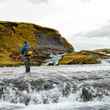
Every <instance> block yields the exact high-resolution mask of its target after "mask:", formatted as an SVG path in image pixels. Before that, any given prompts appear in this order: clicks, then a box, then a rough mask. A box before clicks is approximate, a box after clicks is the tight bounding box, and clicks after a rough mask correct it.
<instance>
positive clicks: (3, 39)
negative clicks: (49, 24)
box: [0, 22, 73, 64]
mask: <svg viewBox="0 0 110 110" xmlns="http://www.w3.org/2000/svg"><path fill="white" fill-rule="evenodd" d="M24 41H28V42H29V44H30V45H31V48H32V49H33V50H34V51H35V54H39V52H40V53H43V52H44V51H45V52H47V53H50V52H53V51H54V52H56V53H64V52H67V51H71V50H73V47H72V45H71V44H69V43H68V42H67V41H66V40H65V39H64V38H63V37H62V36H61V35H60V33H59V32H58V31H56V30H54V29H51V28H46V27H42V26H39V25H35V24H31V23H16V22H0V64H8V63H9V64H15V63H16V62H15V61H14V60H12V59H11V58H10V54H13V53H16V54H17V53H19V49H20V47H21V46H22V44H23V42H24ZM39 50H40V51H39ZM17 62H19V61H17Z"/></svg>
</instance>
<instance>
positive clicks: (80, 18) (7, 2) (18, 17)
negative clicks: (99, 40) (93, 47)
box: [0, 0, 110, 42]
mask: <svg viewBox="0 0 110 110" xmlns="http://www.w3.org/2000/svg"><path fill="white" fill-rule="evenodd" d="M0 20H8V21H18V22H20V21H23V22H32V23H36V24H41V25H43V26H49V27H53V28H55V29H57V30H59V31H60V33H62V35H64V37H66V38H67V39H68V40H69V41H70V42H74V39H75V35H76V36H77V35H79V36H81V35H82V36H84V35H85V36H90V34H91V36H92V35H93V36H97V35H98V36H100V34H101V36H105V35H109V34H107V33H109V28H110V23H109V22H110V0H0ZM104 27H106V28H104ZM102 31H103V32H102Z"/></svg>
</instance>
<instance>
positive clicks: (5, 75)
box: [0, 61, 110, 110]
mask: <svg viewBox="0 0 110 110" xmlns="http://www.w3.org/2000/svg"><path fill="white" fill-rule="evenodd" d="M107 62H108V63H107ZM0 110H110V64H109V61H103V63H102V64H96V65H94V64H93V65H63V66H40V67H32V68H31V73H30V74H26V73H24V67H23V66H22V67H3V68H0Z"/></svg>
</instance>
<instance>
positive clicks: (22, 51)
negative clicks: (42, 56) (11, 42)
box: [21, 43, 29, 55]
mask: <svg viewBox="0 0 110 110" xmlns="http://www.w3.org/2000/svg"><path fill="white" fill-rule="evenodd" d="M28 50H29V44H28V43H24V45H23V47H22V48H21V54H22V55H25V54H26V53H27V52H28Z"/></svg>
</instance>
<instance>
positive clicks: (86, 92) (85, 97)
mask: <svg viewBox="0 0 110 110" xmlns="http://www.w3.org/2000/svg"><path fill="white" fill-rule="evenodd" d="M81 99H82V100H83V101H84V102H87V101H91V100H92V99H93V95H92V93H91V92H90V91H89V90H88V89H87V88H82V94H81Z"/></svg>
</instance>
